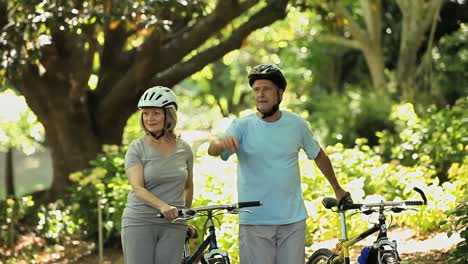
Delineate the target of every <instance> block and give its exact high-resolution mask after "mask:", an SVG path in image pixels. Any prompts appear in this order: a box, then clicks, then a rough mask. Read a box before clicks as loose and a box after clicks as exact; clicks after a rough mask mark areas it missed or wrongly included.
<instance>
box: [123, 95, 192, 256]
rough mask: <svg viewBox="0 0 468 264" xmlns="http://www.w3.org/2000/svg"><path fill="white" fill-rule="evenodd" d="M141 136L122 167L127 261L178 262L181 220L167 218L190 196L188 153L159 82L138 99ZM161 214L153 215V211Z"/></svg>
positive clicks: (173, 106) (171, 99) (171, 100)
mask: <svg viewBox="0 0 468 264" xmlns="http://www.w3.org/2000/svg"><path fill="white" fill-rule="evenodd" d="M138 108H139V109H141V122H140V123H141V127H142V128H143V130H144V132H145V135H144V136H143V137H141V138H139V139H137V140H135V141H133V142H132V143H131V144H130V145H129V146H128V151H127V154H126V155H125V171H126V174H127V176H128V179H129V182H130V185H131V186H132V190H131V191H130V193H129V194H128V198H127V204H126V205H125V209H124V212H123V215H122V246H123V252H124V258H125V263H126V264H137V263H138V264H145V263H148V264H150V263H151V264H153V263H180V261H181V258H182V252H183V245H184V241H185V235H186V230H187V229H186V223H185V222H179V221H177V222H174V223H172V222H171V221H172V220H173V219H175V218H177V216H178V209H180V208H190V206H191V204H192V198H193V180H192V178H193V153H192V150H191V148H190V146H189V145H188V144H187V143H186V142H185V141H183V140H182V139H180V138H179V137H177V136H176V134H175V132H174V128H175V127H176V124H177V101H176V95H175V94H174V92H173V91H172V90H171V89H169V88H167V87H162V86H156V87H152V88H149V89H148V90H146V91H145V93H144V94H143V95H142V96H141V98H140V101H139V102H138ZM159 213H161V214H163V215H164V218H157V217H156V215H157V214H159Z"/></svg>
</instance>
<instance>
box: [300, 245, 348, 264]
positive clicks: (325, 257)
mask: <svg viewBox="0 0 468 264" xmlns="http://www.w3.org/2000/svg"><path fill="white" fill-rule="evenodd" d="M332 257H333V252H332V251H331V250H329V249H327V248H321V249H319V250H317V251H315V252H314V253H313V254H312V256H310V257H309V259H308V260H307V264H328V263H332V262H331V258H332ZM335 263H336V264H340V263H341V262H335Z"/></svg>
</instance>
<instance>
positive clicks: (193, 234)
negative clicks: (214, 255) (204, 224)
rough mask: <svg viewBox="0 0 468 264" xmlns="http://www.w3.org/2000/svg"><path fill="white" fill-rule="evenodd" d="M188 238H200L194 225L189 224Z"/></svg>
mask: <svg viewBox="0 0 468 264" xmlns="http://www.w3.org/2000/svg"><path fill="white" fill-rule="evenodd" d="M187 238H190V239H191V238H198V231H197V229H196V228H195V226H193V225H188V226H187Z"/></svg>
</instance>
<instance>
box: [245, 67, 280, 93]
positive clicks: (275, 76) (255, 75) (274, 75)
mask: <svg viewBox="0 0 468 264" xmlns="http://www.w3.org/2000/svg"><path fill="white" fill-rule="evenodd" d="M248 78H249V84H250V87H252V85H253V83H254V82H255V81H256V80H260V79H262V80H264V79H266V80H270V81H272V82H273V83H274V84H276V86H278V88H279V89H283V90H286V85H287V83H286V78H284V75H283V73H282V72H281V70H280V69H279V68H278V67H277V66H275V65H273V64H260V65H257V66H255V67H253V69H252V71H250V73H249V76H248Z"/></svg>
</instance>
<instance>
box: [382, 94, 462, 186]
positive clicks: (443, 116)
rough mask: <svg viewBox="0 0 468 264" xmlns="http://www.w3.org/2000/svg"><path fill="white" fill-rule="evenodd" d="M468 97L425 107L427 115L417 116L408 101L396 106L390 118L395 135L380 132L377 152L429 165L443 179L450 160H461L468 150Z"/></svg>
mask: <svg viewBox="0 0 468 264" xmlns="http://www.w3.org/2000/svg"><path fill="white" fill-rule="evenodd" d="M467 104H468V101H467V98H461V99H460V100H458V101H457V103H456V104H455V105H454V106H453V107H452V108H450V109H442V110H437V109H436V108H435V107H434V106H432V107H430V108H428V110H427V117H418V115H417V114H416V113H415V111H414V109H413V105H412V104H410V103H407V104H403V105H399V106H395V107H394V108H393V113H392V115H391V117H390V118H391V119H392V120H393V121H394V122H395V124H396V132H397V134H393V133H392V132H391V131H389V130H384V131H383V132H379V133H378V134H377V135H378V137H379V138H380V140H379V141H380V149H379V153H381V154H382V155H383V157H384V158H385V160H391V159H397V160H399V161H400V162H401V163H402V164H403V165H407V166H412V165H415V164H428V165H430V166H433V168H435V169H436V171H437V175H438V176H439V178H440V179H441V180H443V181H446V180H447V172H448V169H449V168H450V166H451V164H452V163H456V162H458V163H462V162H463V159H464V157H465V152H466V150H467V143H468V142H467V140H468V138H467V137H466V135H467V134H468V126H467V125H466V116H468V107H467Z"/></svg>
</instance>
